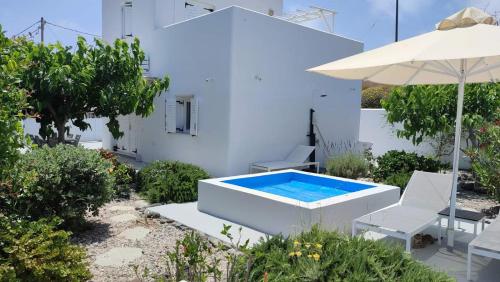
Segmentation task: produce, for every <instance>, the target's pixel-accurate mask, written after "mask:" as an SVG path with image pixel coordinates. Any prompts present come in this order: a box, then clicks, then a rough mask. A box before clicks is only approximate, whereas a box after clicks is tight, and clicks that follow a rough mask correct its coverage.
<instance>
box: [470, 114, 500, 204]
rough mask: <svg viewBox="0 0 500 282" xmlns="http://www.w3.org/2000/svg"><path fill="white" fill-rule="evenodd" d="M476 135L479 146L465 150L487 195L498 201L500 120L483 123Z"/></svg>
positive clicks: (499, 184)
mask: <svg viewBox="0 0 500 282" xmlns="http://www.w3.org/2000/svg"><path fill="white" fill-rule="evenodd" d="M477 136H478V141H479V148H475V149H470V150H469V151H468V152H467V154H468V155H469V156H470V158H471V160H472V170H473V171H474V173H475V174H476V177H477V179H478V180H479V183H480V184H481V185H482V186H483V187H485V188H486V189H487V190H488V193H489V195H490V196H491V197H492V198H493V199H495V200H496V201H498V202H500V121H498V122H497V123H489V124H485V125H484V126H482V127H481V128H480V130H478V133H477Z"/></svg>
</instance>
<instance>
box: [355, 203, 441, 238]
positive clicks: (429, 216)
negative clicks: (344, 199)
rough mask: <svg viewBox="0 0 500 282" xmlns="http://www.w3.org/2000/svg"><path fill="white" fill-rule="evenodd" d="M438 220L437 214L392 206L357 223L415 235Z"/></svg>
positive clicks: (424, 210) (413, 208)
mask: <svg viewBox="0 0 500 282" xmlns="http://www.w3.org/2000/svg"><path fill="white" fill-rule="evenodd" d="M437 219H438V215H437V213H435V212H433V211H431V210H426V209H420V208H415V207H409V206H400V205H396V206H392V207H388V208H385V209H382V210H378V211H376V212H373V213H370V214H367V215H364V216H362V217H360V218H357V219H356V222H359V223H364V224H367V225H372V226H375V227H383V228H384V229H388V230H392V231H399V232H403V233H407V234H408V233H412V234H413V233H415V232H416V231H417V230H418V229H419V228H421V227H423V226H427V225H429V224H431V223H433V222H435V221H436V220H437Z"/></svg>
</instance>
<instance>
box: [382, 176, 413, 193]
mask: <svg viewBox="0 0 500 282" xmlns="http://www.w3.org/2000/svg"><path fill="white" fill-rule="evenodd" d="M410 178H411V173H408V172H399V173H396V174H392V175H390V176H389V177H387V179H386V180H385V181H384V183H385V184H387V185H393V186H397V187H399V188H401V190H400V191H401V193H403V191H404V189H405V188H406V185H407V184H408V181H410Z"/></svg>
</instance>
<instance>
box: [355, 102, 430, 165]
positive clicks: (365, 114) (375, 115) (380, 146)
mask: <svg viewBox="0 0 500 282" xmlns="http://www.w3.org/2000/svg"><path fill="white" fill-rule="evenodd" d="M402 128H403V125H402V124H397V125H395V126H392V125H390V124H388V123H387V118H386V112H385V110H384V109H361V116H360V122H359V141H363V142H370V143H373V146H372V152H373V155H374V156H380V155H383V154H384V153H385V152H387V151H390V150H404V151H407V152H415V153H418V154H420V155H432V154H434V149H433V148H432V146H431V145H430V144H429V143H426V142H422V143H421V144H419V145H418V146H415V145H413V144H412V142H411V141H410V140H406V139H404V138H398V137H397V136H396V130H397V129H402Z"/></svg>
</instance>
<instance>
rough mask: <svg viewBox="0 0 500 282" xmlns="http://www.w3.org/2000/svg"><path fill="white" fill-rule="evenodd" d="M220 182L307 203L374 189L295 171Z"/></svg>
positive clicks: (365, 185) (360, 184) (368, 186)
mask: <svg viewBox="0 0 500 282" xmlns="http://www.w3.org/2000/svg"><path fill="white" fill-rule="evenodd" d="M222 182H224V183H229V184H234V185H237V186H240V187H244V188H249V189H254V190H256V191H261V192H265V193H269V194H273V195H278V196H282V197H287V198H290V199H295V200H299V201H303V202H308V203H310V202H315V201H319V200H324V199H327V198H330V197H335V196H339V195H344V194H347V193H351V192H357V191H361V190H365V189H368V188H372V187H375V185H369V184H363V183H358V182H352V181H345V180H340V179H334V178H326V177H317V176H315V175H309V174H304V173H299V172H295V171H292V172H284V173H275V174H268V175H261V176H256V177H245V178H237V179H230V180H225V181H222Z"/></svg>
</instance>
